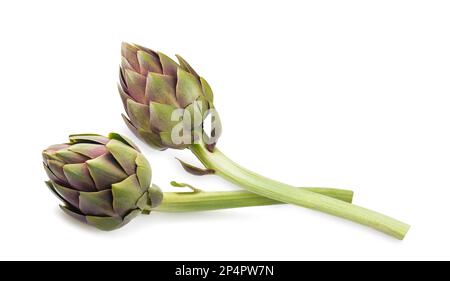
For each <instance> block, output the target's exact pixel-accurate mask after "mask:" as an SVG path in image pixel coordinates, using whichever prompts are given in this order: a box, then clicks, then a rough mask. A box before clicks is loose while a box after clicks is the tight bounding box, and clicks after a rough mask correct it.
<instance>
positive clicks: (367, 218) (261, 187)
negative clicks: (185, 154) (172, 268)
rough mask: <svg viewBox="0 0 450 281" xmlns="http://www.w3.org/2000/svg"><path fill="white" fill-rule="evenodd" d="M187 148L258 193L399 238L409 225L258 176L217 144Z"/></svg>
mask: <svg viewBox="0 0 450 281" xmlns="http://www.w3.org/2000/svg"><path fill="white" fill-rule="evenodd" d="M189 148H190V150H191V151H192V152H193V153H194V154H195V155H196V156H197V158H198V159H199V160H200V161H201V162H202V163H203V164H204V165H205V167H206V168H209V169H213V170H215V171H216V174H218V175H219V176H221V177H223V178H224V179H226V180H228V181H230V182H233V183H234V184H236V185H238V186H240V187H242V188H244V189H246V190H247V191H250V192H253V193H256V194H258V195H260V196H264V197H267V198H270V199H273V200H276V201H281V202H285V203H290V204H294V205H299V206H302V207H306V208H310V209H314V210H318V211H321V212H324V213H328V214H330V215H334V216H337V217H341V218H344V219H348V220H351V221H354V222H357V223H360V224H363V225H366V226H369V227H372V228H374V229H377V230H379V231H381V232H384V233H386V234H388V235H391V236H393V237H395V238H397V239H400V240H401V239H403V238H404V236H405V235H406V233H407V232H408V230H409V225H407V224H405V223H403V222H401V221H398V220H396V219H393V218H391V217H388V216H385V215H383V214H380V213H377V212H374V211H371V210H368V209H366V208H363V207H360V206H357V205H353V204H349V203H347V202H344V201H340V200H337V199H335V198H331V197H328V196H325V195H322V194H318V193H314V192H311V191H310V190H307V189H304V188H297V187H294V186H291V185H288V184H284V183H281V182H278V181H275V180H272V179H269V178H266V177H263V176H261V175H258V174H256V173H254V172H252V171H249V170H247V169H245V168H243V167H241V166H239V165H238V164H237V163H235V162H233V161H232V160H231V159H229V158H228V157H226V156H225V155H224V154H223V153H222V152H220V150H219V149H218V148H217V147H216V148H215V149H214V152H212V153H211V152H210V151H208V149H207V148H206V147H205V145H204V144H202V143H198V144H192V145H191V146H190V147H189Z"/></svg>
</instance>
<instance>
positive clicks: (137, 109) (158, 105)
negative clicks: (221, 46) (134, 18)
mask: <svg viewBox="0 0 450 281" xmlns="http://www.w3.org/2000/svg"><path fill="white" fill-rule="evenodd" d="M177 58H178V61H179V64H178V63H176V62H175V61H173V60H172V59H171V58H169V57H168V56H166V55H164V54H163V53H161V52H155V51H152V50H150V49H147V48H144V47H141V46H139V45H132V44H128V43H123V44H122V62H121V67H120V83H119V92H120V96H121V98H122V102H123V105H124V107H125V111H126V113H127V115H128V118H127V117H126V116H125V115H123V114H122V116H123V118H124V120H125V123H126V124H127V126H128V127H129V128H130V129H131V130H132V131H133V132H134V133H135V134H136V135H137V136H138V137H140V138H141V139H142V140H143V141H145V142H146V143H148V144H150V145H151V146H153V147H156V148H158V149H161V150H162V149H166V148H177V149H183V148H186V147H188V146H189V145H190V144H191V143H193V142H194V141H195V140H197V139H198V138H203V141H204V142H206V143H208V144H209V145H210V147H213V146H214V145H215V143H216V141H217V139H218V137H219V136H220V133H221V126H220V119H219V116H218V114H217V111H216V110H215V109H214V105H213V99H214V98H213V93H212V90H211V87H210V86H209V84H208V82H206V80H205V79H204V78H202V77H200V76H199V75H198V74H197V73H196V72H195V71H194V69H193V68H192V67H191V66H190V65H189V64H188V63H187V62H186V61H185V60H184V59H183V58H182V57H181V56H178V55H177ZM208 116H211V122H212V126H211V131H210V132H204V131H203V123H204V120H205V119H206V118H207V117H208Z"/></svg>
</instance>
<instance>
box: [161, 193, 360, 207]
mask: <svg viewBox="0 0 450 281" xmlns="http://www.w3.org/2000/svg"><path fill="white" fill-rule="evenodd" d="M306 189H308V190H311V191H313V192H316V193H319V194H324V195H326V196H331V197H333V198H336V199H339V200H342V201H345V202H349V203H351V202H352V198H353V192H352V191H351V190H343V189H331V188H315V187H309V188H306ZM276 204H285V203H283V202H280V201H276V200H273V199H270V198H267V197H263V196H260V195H258V194H255V193H252V192H248V191H217V192H205V191H201V192H164V196H163V200H162V202H161V204H160V205H159V206H157V207H156V208H154V209H153V211H159V212H197V211H210V210H221V209H231V208H241V207H251V206H266V205H276Z"/></svg>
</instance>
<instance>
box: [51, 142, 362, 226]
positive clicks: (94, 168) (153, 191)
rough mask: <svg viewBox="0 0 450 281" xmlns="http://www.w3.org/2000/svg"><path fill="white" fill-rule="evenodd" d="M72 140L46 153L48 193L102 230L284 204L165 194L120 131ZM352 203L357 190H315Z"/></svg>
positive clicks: (226, 194) (249, 197) (227, 195)
mask: <svg viewBox="0 0 450 281" xmlns="http://www.w3.org/2000/svg"><path fill="white" fill-rule="evenodd" d="M69 139H70V142H69V143H64V144H57V145H52V146H50V147H49V148H47V149H45V150H44V151H43V153H42V155H43V159H44V169H45V171H46V172H47V175H48V177H49V178H50V180H49V181H47V182H46V184H47V186H48V187H49V188H50V190H51V191H52V192H53V193H54V194H55V195H56V196H57V197H58V198H59V199H61V200H62V201H63V203H64V204H63V205H60V207H61V208H62V210H63V211H64V212H66V213H67V214H69V215H70V216H72V217H74V218H75V219H77V220H79V221H81V222H83V223H87V224H89V225H92V226H95V227H97V228H99V229H102V230H113V229H117V228H119V227H122V226H123V225H125V224H127V223H128V222H129V221H130V220H131V219H132V218H134V217H136V216H137V215H138V214H139V213H143V214H148V213H149V212H150V211H158V212H192V211H208V210H219V209H229V208H239V207H250V206H264V205H273V204H282V202H279V201H275V200H272V199H269V198H266V197H263V196H259V195H257V194H254V193H251V192H247V191H217V192H204V191H202V190H199V189H197V188H194V187H192V186H191V185H189V184H182V183H181V184H180V183H176V182H172V185H173V186H176V187H189V188H191V189H192V190H193V192H164V193H162V192H161V191H160V189H159V188H158V187H157V186H156V185H155V184H152V182H151V178H152V172H151V168H150V164H149V163H148V161H147V160H146V159H145V157H144V156H143V155H142V154H141V153H140V152H139V149H138V148H137V147H136V145H135V144H133V143H132V142H131V141H130V140H129V139H127V138H126V137H124V136H121V135H119V134H116V133H111V134H109V136H108V137H104V136H101V135H96V134H81V135H71V136H70V137H69ZM310 190H312V191H313V192H316V193H320V194H325V195H327V196H331V197H334V198H337V199H338V200H342V201H346V202H351V201H352V198H353V192H352V191H350V190H335V189H324V188H311V189H310Z"/></svg>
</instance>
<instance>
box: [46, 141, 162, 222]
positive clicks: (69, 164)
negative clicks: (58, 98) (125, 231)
mask: <svg viewBox="0 0 450 281" xmlns="http://www.w3.org/2000/svg"><path fill="white" fill-rule="evenodd" d="M69 139H70V142H69V143H65V144H58V145H52V146H50V147H48V148H47V149H45V150H44V151H43V153H42V155H43V160H44V169H45V170H46V172H47V175H48V177H49V178H50V180H49V181H47V182H46V183H47V186H48V187H49V188H50V190H51V191H53V193H54V194H55V195H56V196H57V197H58V198H60V199H61V200H62V201H63V203H64V204H63V205H61V208H62V210H63V211H65V212H66V213H67V214H69V215H71V216H72V217H74V218H76V219H78V220H80V221H82V222H84V223H87V224H89V225H93V226H95V227H97V228H99V229H102V230H113V229H116V228H119V227H122V226H123V225H125V224H126V223H128V222H129V221H130V220H131V219H132V218H134V217H136V216H137V215H138V214H139V213H141V212H143V213H148V212H149V211H150V209H152V208H154V207H156V206H158V205H159V204H160V203H161V201H162V192H161V190H160V189H159V188H158V187H157V186H155V185H152V183H151V178H152V173H151V168H150V164H149V163H148V161H147V159H145V157H144V156H143V155H142V154H141V153H140V151H139V149H138V148H137V147H136V146H135V145H134V144H133V143H132V142H131V141H130V140H129V139H127V138H126V137H124V136H122V135H119V134H116V133H111V134H109V136H108V137H105V136H101V135H95V134H81V135H71V136H70V137H69Z"/></svg>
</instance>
